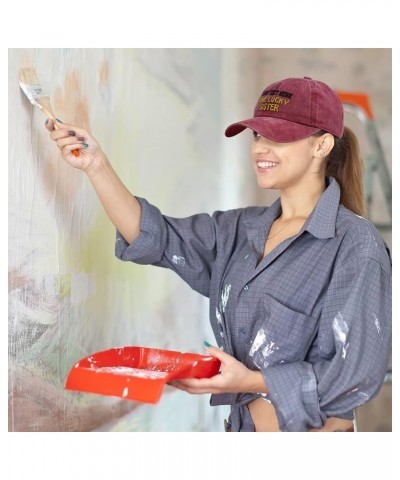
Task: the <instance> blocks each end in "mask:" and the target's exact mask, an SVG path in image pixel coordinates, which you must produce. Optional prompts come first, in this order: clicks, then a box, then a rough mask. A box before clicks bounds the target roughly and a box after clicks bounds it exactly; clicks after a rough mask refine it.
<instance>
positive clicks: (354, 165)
mask: <svg viewBox="0 0 400 480" xmlns="http://www.w3.org/2000/svg"><path fill="white" fill-rule="evenodd" d="M322 133H325V132H321V134H322ZM327 158H328V160H327V164H326V170H325V176H326V177H333V178H335V180H336V181H337V182H338V183H339V185H340V190H341V195H340V202H341V203H342V204H343V205H344V206H345V207H346V208H348V209H349V210H351V211H352V212H354V213H355V214H357V215H360V216H365V215H366V207H365V197H364V180H363V174H364V164H363V160H362V157H361V151H360V145H359V143H358V140H357V137H356V136H355V134H354V133H353V132H352V130H351V129H350V128H348V127H344V133H343V136H342V138H337V137H335V145H334V147H333V148H332V150H331V151H330V153H329V155H328V157H327Z"/></svg>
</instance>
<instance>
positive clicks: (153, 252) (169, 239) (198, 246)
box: [115, 198, 218, 297]
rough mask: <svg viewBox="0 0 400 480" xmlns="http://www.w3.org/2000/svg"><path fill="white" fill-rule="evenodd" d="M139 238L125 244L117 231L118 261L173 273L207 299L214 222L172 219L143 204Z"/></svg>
mask: <svg viewBox="0 0 400 480" xmlns="http://www.w3.org/2000/svg"><path fill="white" fill-rule="evenodd" d="M138 201H139V202H140V204H141V207H142V214H141V225H140V234H139V236H138V237H137V238H136V239H135V240H134V241H133V242H132V243H131V244H128V243H127V242H126V240H125V239H124V238H123V236H122V235H121V234H120V232H118V231H117V235H116V243H115V255H116V256H117V258H119V259H120V260H124V261H132V262H135V263H138V264H142V265H155V266H159V267H164V268H169V269H171V270H173V271H175V272H176V273H177V274H178V275H179V276H180V277H181V278H182V279H183V280H184V281H185V282H186V283H188V284H189V286H190V287H191V288H193V289H194V290H196V291H197V292H199V293H201V294H202V295H205V296H206V297H209V289H210V279H211V270H212V266H213V263H214V261H215V256H216V230H215V229H216V218H217V216H218V212H216V213H215V214H214V215H213V216H210V215H208V214H206V213H200V214H197V215H193V216H190V217H187V218H172V217H168V216H165V215H162V214H161V212H160V210H159V209H158V208H156V207H155V206H154V205H151V204H150V203H148V202H147V201H146V200H144V199H142V198H138Z"/></svg>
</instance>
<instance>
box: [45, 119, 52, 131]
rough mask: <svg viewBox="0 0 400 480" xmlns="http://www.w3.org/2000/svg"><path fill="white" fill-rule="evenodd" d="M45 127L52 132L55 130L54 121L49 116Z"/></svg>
mask: <svg viewBox="0 0 400 480" xmlns="http://www.w3.org/2000/svg"><path fill="white" fill-rule="evenodd" d="M45 127H46V128H47V130H49V132H52V131H53V130H54V122H53V120H52V119H51V118H48V119H47V120H46V122H45Z"/></svg>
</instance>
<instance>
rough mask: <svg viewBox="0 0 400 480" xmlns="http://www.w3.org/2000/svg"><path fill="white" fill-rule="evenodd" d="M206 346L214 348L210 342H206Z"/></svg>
mask: <svg viewBox="0 0 400 480" xmlns="http://www.w3.org/2000/svg"><path fill="white" fill-rule="evenodd" d="M204 345H205V346H206V347H212V345H211V343H208V342H206V341H205V342H204Z"/></svg>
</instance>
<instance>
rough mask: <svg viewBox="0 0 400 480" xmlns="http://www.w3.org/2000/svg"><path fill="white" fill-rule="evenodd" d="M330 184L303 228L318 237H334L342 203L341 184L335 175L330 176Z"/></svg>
mask: <svg viewBox="0 0 400 480" xmlns="http://www.w3.org/2000/svg"><path fill="white" fill-rule="evenodd" d="M327 181H328V186H327V188H326V189H325V191H324V192H323V193H322V195H321V196H320V197H319V200H318V202H317V204H316V206H315V208H314V210H313V212H312V213H311V215H310V216H309V217H308V219H307V221H306V223H305V224H304V226H303V230H307V232H309V233H311V235H313V236H314V237H316V238H333V237H334V236H335V233H336V219H337V215H338V211H339V204H340V186H339V184H338V182H337V181H336V180H335V179H334V178H333V177H328V180H327Z"/></svg>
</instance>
